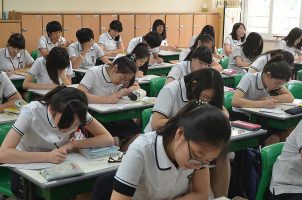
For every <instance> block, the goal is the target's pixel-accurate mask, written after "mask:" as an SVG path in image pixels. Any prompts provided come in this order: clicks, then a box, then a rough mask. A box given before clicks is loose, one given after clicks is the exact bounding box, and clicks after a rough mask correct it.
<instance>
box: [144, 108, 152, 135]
mask: <svg viewBox="0 0 302 200" xmlns="http://www.w3.org/2000/svg"><path fill="white" fill-rule="evenodd" d="M151 114H152V108H147V109H145V110H143V112H142V130H143V131H142V132H144V129H145V128H146V126H147V124H148V123H149V120H150V117H151Z"/></svg>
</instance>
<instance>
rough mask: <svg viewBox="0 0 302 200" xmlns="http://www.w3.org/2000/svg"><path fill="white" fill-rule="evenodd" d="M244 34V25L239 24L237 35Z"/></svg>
mask: <svg viewBox="0 0 302 200" xmlns="http://www.w3.org/2000/svg"><path fill="white" fill-rule="evenodd" d="M244 34H245V28H244V26H242V25H240V26H239V28H238V29H237V30H236V35H237V37H243V36H244Z"/></svg>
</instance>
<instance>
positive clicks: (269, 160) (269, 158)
mask: <svg viewBox="0 0 302 200" xmlns="http://www.w3.org/2000/svg"><path fill="white" fill-rule="evenodd" d="M283 145H284V142H280V143H277V144H272V145H269V146H266V147H264V148H262V150H261V163H262V164H261V165H262V175H261V179H260V183H259V186H258V190H257V194H256V200H263V199H264V198H265V196H264V195H265V193H266V190H267V189H268V187H269V184H270V181H271V177H272V170H273V165H274V163H275V161H276V159H277V157H278V156H279V155H280V154H281V152H282V148H283Z"/></svg>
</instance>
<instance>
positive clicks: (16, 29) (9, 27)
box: [0, 22, 26, 48]
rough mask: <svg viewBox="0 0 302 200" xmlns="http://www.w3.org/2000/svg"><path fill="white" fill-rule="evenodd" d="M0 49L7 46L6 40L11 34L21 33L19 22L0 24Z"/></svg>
mask: <svg viewBox="0 0 302 200" xmlns="http://www.w3.org/2000/svg"><path fill="white" fill-rule="evenodd" d="M0 30H1V31H0V47H1V48H3V47H5V46H6V45H7V40H8V38H9V37H10V36H11V34H13V33H21V23H20V22H9V23H7V22H0ZM25 48H26V47H25Z"/></svg>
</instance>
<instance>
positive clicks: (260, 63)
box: [248, 49, 294, 73]
mask: <svg viewBox="0 0 302 200" xmlns="http://www.w3.org/2000/svg"><path fill="white" fill-rule="evenodd" d="M276 55H281V56H282V57H283V59H284V60H285V61H286V62H287V63H288V64H289V65H290V66H292V65H293V64H294V56H293V55H292V54H291V53H290V52H289V51H285V50H282V49H277V50H271V51H267V52H265V53H263V54H261V55H260V56H258V57H257V59H256V60H255V61H254V62H253V63H252V64H251V66H250V68H249V71H248V73H255V72H262V71H263V67H264V66H265V64H266V63H267V62H268V61H269V60H270V59H271V58H272V57H274V56H276Z"/></svg>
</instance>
